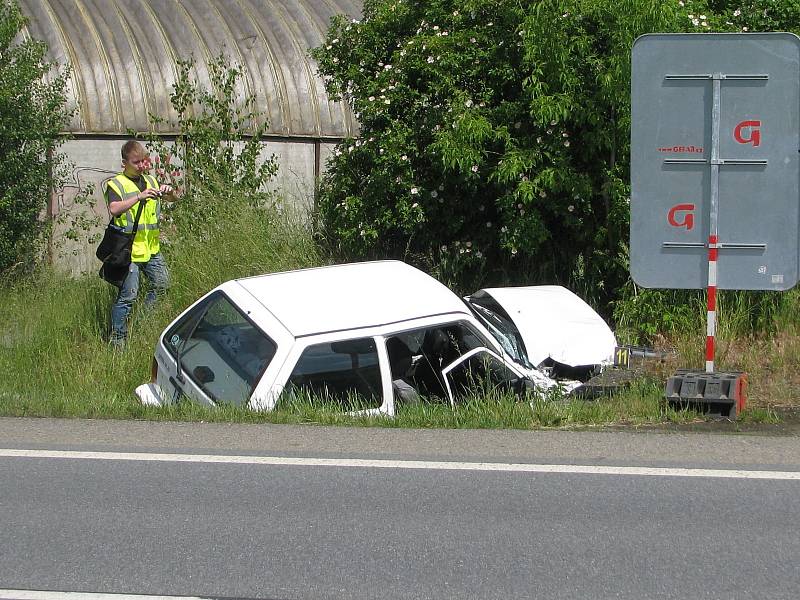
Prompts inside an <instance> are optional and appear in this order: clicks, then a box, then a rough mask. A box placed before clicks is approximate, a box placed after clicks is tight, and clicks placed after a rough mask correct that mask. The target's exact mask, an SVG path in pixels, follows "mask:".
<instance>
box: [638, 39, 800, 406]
mask: <svg viewBox="0 0 800 600" xmlns="http://www.w3.org/2000/svg"><path fill="white" fill-rule="evenodd" d="M798 152H800V38H798V37H797V36H795V35H793V34H786V33H766V34H651V35H645V36H642V37H640V38H639V39H637V40H636V42H635V43H634V47H633V52H632V93H631V275H632V277H633V279H634V281H636V283H638V284H639V285H641V286H642V287H656V288H677V289H700V288H703V287H705V288H706V289H707V294H708V310H707V327H706V329H707V331H706V349H705V358H706V364H705V373H706V377H701V378H699V379H698V378H696V377H694V375H696V374H693V372H691V371H680V372H679V373H678V374H676V376H675V377H674V378H671V380H670V381H668V383H667V397H668V398H671V397H672V398H671V399H676V398H677V399H678V400H681V401H684V400H685V401H687V402H689V401H696V402H698V403H705V404H714V405H715V406H716V405H720V404H721V405H724V404H725V402H717V401H716V400H718V398H717V396H719V395H720V394H721V395H722V396H725V394H724V393H723V392H720V389H721V388H723V387H724V388H725V389H726V390H728V391H731V390H733V392H734V393H736V394H739V395H740V396H741V397H739V398H736V399H731V398H728V397H727V396H726V397H725V398H723V399H722V400H724V401H727V400H731V403H732V410H731V411H730V412H729V414H731V412H732V414H733V415H734V416H735V414H736V412H737V410H739V409H741V408H742V406H743V404H744V397H743V395H744V385H740V384H739V383H738V382H737V381H746V376H745V375H744V374H737V377H738V378H739V379H738V380H737V381H734V382H733V384H732V386H727V384H726V385H717V384H718V383H720V382H721V381H728V379H729V378H728V375H730V374H719V375H720V376H719V377H714V374H715V366H714V358H715V356H714V354H715V337H716V307H717V290H718V289H739V290H778V291H783V290H787V289H790V288H791V287H793V286H794V285H795V284H796V283H797V279H798V272H799V271H800V269H799V268H798V263H799V262H800V253H799V252H798V248H800V244H798V232H799V231H800V195H799V193H798V190H799V189H800V154H798ZM689 380H691V384H687V381H689ZM685 384H686V385H685ZM729 388H730V389H729ZM708 390H710V392H709V391H708ZM684 392H685V393H684ZM708 393H710V394H711V396H710V397H708ZM712 400H713V402H712Z"/></svg>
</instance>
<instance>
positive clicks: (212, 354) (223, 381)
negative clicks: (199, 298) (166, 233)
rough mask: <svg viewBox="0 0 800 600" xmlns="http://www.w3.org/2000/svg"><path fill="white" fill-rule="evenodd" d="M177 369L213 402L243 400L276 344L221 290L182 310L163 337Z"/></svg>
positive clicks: (237, 401) (266, 364) (264, 367)
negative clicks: (185, 310) (177, 365)
mask: <svg viewBox="0 0 800 600" xmlns="http://www.w3.org/2000/svg"><path fill="white" fill-rule="evenodd" d="M164 342H165V345H166V348H167V350H168V351H169V352H170V354H172V356H173V357H175V359H176V361H177V362H178V363H179V364H180V369H181V371H182V373H183V374H184V375H185V376H187V377H189V378H190V379H191V380H192V382H193V383H195V385H197V386H198V387H199V388H200V389H201V390H202V391H203V392H205V393H206V394H207V395H208V396H209V397H210V399H211V400H213V401H215V402H230V403H233V404H244V403H246V402H247V401H248V400H249V398H250V395H251V394H252V393H253V389H254V388H255V385H256V383H258V380H259V379H260V378H261V375H262V374H263V373H264V371H265V370H266V368H267V366H268V365H269V363H270V361H271V360H272V357H273V356H275V350H276V345H275V342H274V341H272V339H270V338H269V337H268V336H267V335H266V334H265V333H264V332H263V331H262V330H261V329H259V328H258V327H257V326H256V325H255V324H253V322H252V321H250V320H249V319H248V318H247V317H246V316H245V315H244V314H243V313H242V312H241V311H240V310H239V309H238V308H237V307H236V306H235V305H234V304H233V303H232V302H231V301H230V300H229V299H228V298H227V296H225V294H223V293H222V292H217V293H215V294H212V295H211V296H209V297H208V298H207V299H206V300H205V301H204V302H202V303H201V304H199V305H197V306H196V307H195V308H194V310H192V311H191V312H189V313H187V314H186V315H184V317H183V318H182V319H181V320H180V321H179V322H178V323H176V324H175V325H174V326H173V327H172V328H171V329H170V330H169V331H168V332H167V335H166V336H165V338H164Z"/></svg>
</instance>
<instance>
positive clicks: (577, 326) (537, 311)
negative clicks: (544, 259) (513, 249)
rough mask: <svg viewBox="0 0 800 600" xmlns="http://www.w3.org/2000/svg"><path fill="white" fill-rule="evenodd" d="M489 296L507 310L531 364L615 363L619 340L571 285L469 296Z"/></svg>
mask: <svg viewBox="0 0 800 600" xmlns="http://www.w3.org/2000/svg"><path fill="white" fill-rule="evenodd" d="M484 296H490V297H491V298H493V299H494V300H495V301H496V302H497V303H498V304H499V305H500V306H501V307H502V308H503V309H504V310H505V311H506V313H508V316H509V318H510V319H511V320H512V321H513V323H514V325H515V326H516V328H517V330H518V331H519V334H520V336H521V337H522V340H523V341H524V342H525V349H526V351H527V352H526V354H527V357H528V360H529V361H530V363H531V364H532V365H536V366H538V365H540V364H541V363H542V361H544V360H546V359H547V358H548V357H549V358H552V359H553V360H555V361H558V362H560V363H562V364H565V365H569V366H573V367H577V366H584V365H596V364H609V363H612V362H613V359H614V348H615V347H616V345H617V340H616V338H615V337H614V333H613V332H612V331H611V328H610V327H609V326H608V325H607V324H606V322H605V321H604V320H603V318H602V317H601V316H600V315H598V314H597V313H596V312H595V310H594V309H593V308H592V307H591V306H589V305H588V304H587V303H586V302H584V301H583V300H581V299H580V298H579V297H578V296H576V295H575V294H573V293H572V292H571V291H569V290H568V289H566V288H564V287H561V286H558V285H541V286H529V287H510V288H486V289H482V290H478V291H477V292H475V293H474V294H472V296H470V297H469V298H468V299H467V300H468V301H471V300H472V299H473V298H475V299H479V298H481V297H484Z"/></svg>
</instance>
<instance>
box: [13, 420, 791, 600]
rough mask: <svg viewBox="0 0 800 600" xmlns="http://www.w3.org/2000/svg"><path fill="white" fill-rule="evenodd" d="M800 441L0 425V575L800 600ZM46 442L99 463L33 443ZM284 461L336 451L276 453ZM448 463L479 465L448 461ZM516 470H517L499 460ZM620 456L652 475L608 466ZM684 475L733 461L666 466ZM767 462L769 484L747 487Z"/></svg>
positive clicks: (259, 593)
mask: <svg viewBox="0 0 800 600" xmlns="http://www.w3.org/2000/svg"><path fill="white" fill-rule="evenodd" d="M798 441H799V440H798V438H796V437H789V436H784V437H769V436H750V435H748V436H729V435H728V436H723V435H706V434H702V435H701V434H652V433H648V434H643V433H625V432H621V433H608V432H597V433H575V432H508V431H408V430H379V429H344V428H322V427H292V426H265V425H258V426H237V425H211V424H170V423H166V424H165V423H144V422H130V423H119V422H110V421H61V420H26V419H0V588H4V589H12V590H31V589H33V590H54V591H72V592H76V591H77V592H103V593H118V594H152V595H163V594H169V595H200V596H211V597H245V598H274V599H278V598H280V599H283V598H286V599H289V598H292V599H295V598H298V599H299V598H576V597H578V598H637V599H638V598H678V597H680V598H755V597H763V598H767V597H768V598H795V597H797V595H798V590H800V570H798V569H797V564H798V562H799V560H798V559H800V535H798V527H797V525H796V523H797V521H798V518H799V517H800V499H799V498H800V494H798V492H800V480H797V479H781V478H779V477H778V476H779V475H781V476H783V474H785V475H786V477H796V476H797V474H798V473H800V444H798ZM9 449H16V450H20V449H26V450H31V451H33V452H31V453H30V455H29V456H24V457H23V456H10V455H9V452H8V450H9ZM43 449H54V450H65V451H71V452H73V453H74V452H79V451H92V452H99V453H101V454H96V455H91V457H86V456H80V455H77V454H70V455H66V456H69V457H64V456H61V457H45V456H43V455H42V454H37V452H36V451H39V450H43ZM3 450H5V451H6V452H5V454H3V453H2V451H3ZM109 452H115V453H122V452H125V453H130V452H133V453H136V455H137V456H141V454H147V453H153V452H159V453H169V454H171V455H180V456H181V457H185V460H184V458H181V459H180V460H181V462H176V461H177V460H178V459H177V458H174V459H170V458H168V457H167V459H164V460H161V459H160V460H154V461H143V460H136V458H137V456H132V457H131V456H127V455H125V456H123V455H119V454H115V455H110V454H107V453H109ZM201 455H202V456H201ZM208 456H211V457H212V458H214V457H216V459H217V460H222V461H226V460H228V461H234V460H238V461H239V462H213V463H210V462H204V461H205V460H206V457H208ZM225 457H228V458H225ZM235 457H239V458H235ZM247 457H255V458H254V459H253V460H252V461H251V463H250V464H248V463H247ZM259 457H275V459H274V460H273V463H274V464H268V463H266V462H260V463H259V462H258V460H257V459H259ZM287 457H306V458H322V459H328V460H329V461H332V462H331V463H330V464H321V463H324V461H316V462H314V461H307V462H306V463H303V462H298V464H285V463H283V464H282V463H281V462H280V460H278V459H280V458H283V459H286V458H287ZM101 458H102V459H101ZM109 458H111V460H109ZM157 458H158V457H157ZM349 459H380V460H382V461H385V462H384V463H382V464H381V465H379V466H375V465H372V466H359V464H360V463H355V462H353V461H352V460H349ZM336 461H339V462H336ZM348 461H349V462H348ZM386 461H393V462H386ZM407 461H426V462H424V464H425V465H427V466H426V467H425V468H422V467H421V466H422V465H423V463H422V462H420V463H413V464H411V465H410V466H412V467H413V468H408V467H409V463H408V462H407ZM432 461H435V462H432ZM456 461H460V462H462V463H463V462H465V461H469V462H470V464H471V465H472V466H471V467H470V470H456V469H449V468H442V465H440V463H442V462H445V463H450V464H455V463H456ZM504 465H511V466H512V468H511V470H508V471H498V470H496V469H497V468H498V467H502V466H504ZM513 465H587V468H586V469H584V471H585V472H583V473H564V472H557V471H556V472H546V473H545V472H526V471H523V470H519V469H517V470H514V469H515V468H516V467H513ZM627 466H639V467H655V468H656V470H654V471H653V472H651V473H649V474H647V475H640V474H636V473H638V471H629V470H628V471H626V470H625V469H624V468H620V469H617V471H618V472H615V473H613V474H612V473H609V472H607V471H605V472H604V471H602V469H603V468H605V469H609V468H611V467H627ZM444 467H447V465H444ZM673 467H688V468H695V469H722V470H725V471H728V470H733V469H739V470H741V473H740V474H737V475H736V477H732V478H720V477H718V476H716V475H714V474H713V472H711V471H703V472H699V474H701V475H702V476H691V477H690V476H675V474H674V473H672V474H671V475H670V474H669V473H668V472H667V471H663V472H662V471H658V469H663V468H673ZM595 468H597V469H598V470H597V472H593V471H592V469H595ZM754 470H758V471H775V472H776V473H775V477H776V478H775V479H752V478H750V477H751V475H752V471H754ZM778 472H780V473H778ZM662 473H663V474H662ZM705 473H708V475H704V474H705ZM748 473H750V475H748ZM695 474H698V473H695ZM766 476H770V474H769V473H767V474H766ZM0 597H2V595H1V594H0Z"/></svg>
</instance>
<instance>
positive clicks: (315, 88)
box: [18, 0, 360, 272]
mask: <svg viewBox="0 0 800 600" xmlns="http://www.w3.org/2000/svg"><path fill="white" fill-rule="evenodd" d="M18 2H19V4H20V6H21V8H22V11H23V13H24V14H25V15H26V16H27V17H28V19H29V23H28V26H27V28H26V29H25V30H24V31H23V35H24V36H29V37H32V38H35V39H39V40H43V41H44V42H46V43H47V46H48V54H49V58H50V59H51V60H54V61H55V62H57V63H58V64H60V65H69V66H70V69H71V73H70V78H69V82H68V95H69V107H70V108H73V109H75V112H74V116H73V118H72V121H71V123H70V126H69V133H70V134H71V136H72V138H73V139H71V140H70V141H68V142H67V143H66V144H65V145H64V146H63V147H62V151H63V152H64V153H66V154H67V156H68V158H69V160H70V161H71V163H73V164H74V170H73V177H72V181H70V182H69V185H68V186H67V188H66V189H65V190H63V191H61V192H59V193H58V194H56V196H55V197H54V198H53V201H52V202H51V206H50V208H49V213H50V214H52V215H56V214H58V213H59V212H60V211H63V210H64V209H65V207H68V206H70V205H71V203H72V201H73V199H74V197H75V195H76V193H77V191H78V189H79V188H81V187H85V186H86V185H87V184H89V183H95V184H97V183H99V182H100V181H102V180H104V179H105V178H106V177H108V176H109V175H111V174H114V173H116V172H118V171H119V170H120V157H119V148H120V146H121V144H122V142H123V140H125V139H127V137H128V131H130V130H133V131H140V132H144V131H154V132H156V133H158V134H159V135H163V136H165V137H166V138H167V139H169V137H170V136H174V135H175V134H177V133H178V132H177V131H175V130H172V129H171V128H170V126H169V123H171V122H174V121H175V120H176V117H177V115H176V114H175V112H174V110H173V108H172V106H171V103H170V99H169V96H170V93H171V92H172V90H173V84H174V83H175V80H176V77H177V68H176V61H177V60H185V59H188V58H193V59H194V61H195V65H196V67H195V71H196V73H197V77H198V79H199V81H200V82H201V83H203V84H208V82H209V66H208V65H209V62H210V61H211V60H213V59H214V58H216V57H218V56H220V55H224V56H225V57H226V59H227V60H228V61H229V62H230V63H231V64H238V65H241V66H242V67H243V68H244V77H243V78H242V80H241V81H240V85H239V89H238V90H237V95H238V96H239V97H240V98H244V97H245V96H247V95H254V96H255V98H256V110H258V111H260V112H262V113H263V114H264V116H265V118H267V119H268V123H269V128H268V132H267V136H266V138H265V139H264V141H263V143H264V145H265V150H266V154H268V155H269V154H275V155H276V156H277V158H278V163H279V172H278V176H277V179H276V181H275V189H276V190H278V191H279V193H281V194H282V195H283V196H284V197H285V198H286V199H287V200H289V201H292V202H294V203H296V204H299V205H301V206H309V205H310V204H311V202H312V201H313V191H314V185H315V180H316V178H317V177H318V176H319V173H320V169H322V168H323V167H324V164H325V160H326V158H327V156H328V153H329V152H330V151H331V150H332V148H333V146H334V145H335V144H336V143H337V142H338V141H339V140H341V139H342V138H344V137H348V136H352V135H354V134H355V133H356V132H357V128H358V125H357V123H356V121H355V119H354V117H353V115H352V113H351V112H350V110H349V108H348V107H347V105H346V104H344V103H341V102H333V101H331V100H330V98H329V97H328V96H327V94H326V92H325V88H324V85H323V82H322V80H321V79H320V78H319V77H318V76H317V73H316V65H315V63H314V61H313V60H312V59H311V58H310V56H309V54H308V51H309V49H310V48H313V47H315V46H318V45H320V44H321V43H322V41H323V40H324V36H325V32H326V30H327V28H328V26H329V24H330V19H331V17H333V16H334V15H337V14H344V15H347V16H348V17H352V18H358V17H359V15H360V2H358V1H357V0H18ZM150 114H154V115H158V116H160V117H163V118H164V119H165V121H164V123H162V124H159V125H156V126H155V127H154V126H153V125H152V124H151V120H150V119H149V115H150ZM95 187H96V190H97V191H96V192H95V195H96V198H95V207H94V211H95V213H96V214H97V215H98V216H102V217H105V216H106V215H107V213H106V209H105V203H104V201H103V199H102V197H101V195H100V191H99V187H100V186H99V185H96V186H95ZM56 235H58V232H56ZM85 250H86V251H83V252H80V251H79V252H78V255H77V257H74V256H70V259H69V261H70V264H69V267H68V268H70V269H71V270H72V271H73V272H80V271H85V270H87V269H93V268H95V267H96V264H95V262H94V257H93V256H92V252H91V251H90V250H89V249H85ZM71 254H72V252H70V255H71Z"/></svg>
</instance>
